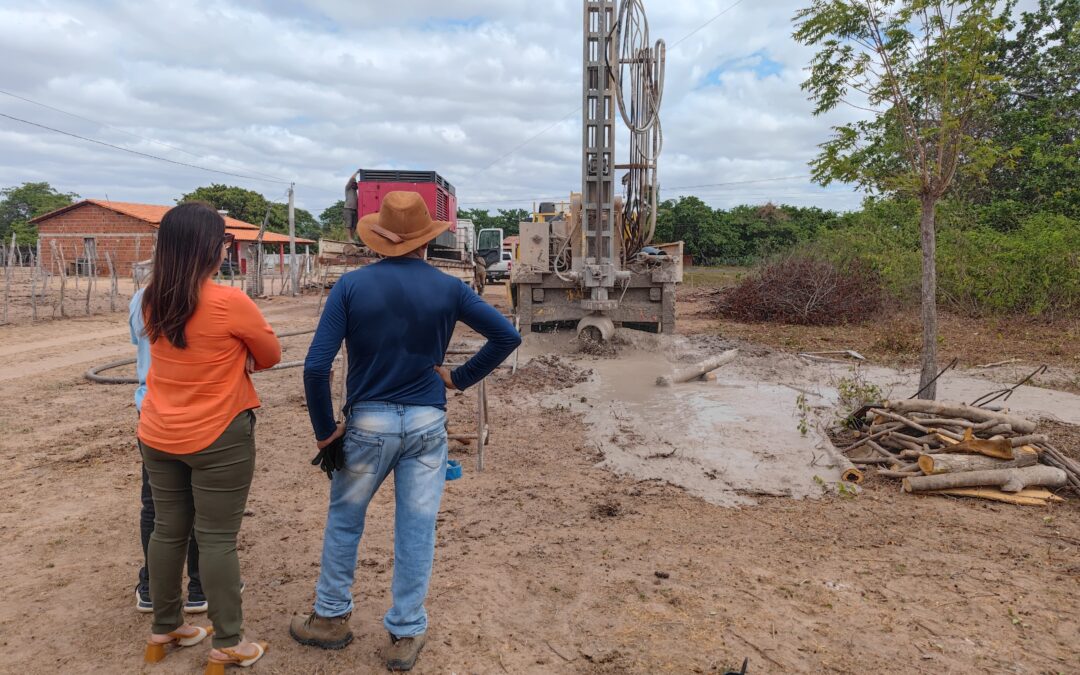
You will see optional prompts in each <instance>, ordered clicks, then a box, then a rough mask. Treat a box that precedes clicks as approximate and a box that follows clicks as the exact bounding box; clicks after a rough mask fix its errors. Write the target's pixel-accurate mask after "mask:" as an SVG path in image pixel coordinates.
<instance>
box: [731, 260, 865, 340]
mask: <svg viewBox="0 0 1080 675" xmlns="http://www.w3.org/2000/svg"><path fill="white" fill-rule="evenodd" d="M883 299H884V292H883V290H882V285H881V280H880V278H879V277H878V275H877V274H876V273H875V272H874V271H873V270H872V269H871V268H870V267H869V266H868V265H865V264H863V263H860V262H854V263H852V264H850V265H848V266H846V267H845V268H844V269H840V268H839V267H838V266H837V265H836V264H834V263H832V262H829V261H827V260H823V259H820V258H816V257H812V256H809V255H806V254H793V255H789V256H786V257H783V258H780V259H777V260H774V261H771V262H768V263H766V264H764V265H762V266H760V267H759V268H757V269H756V270H755V271H754V272H753V273H752V274H751V275H750V276H748V277H747V278H745V279H743V280H742V281H740V282H739V283H738V284H736V285H735V286H732V287H730V288H726V289H723V290H722V291H719V292H718V293H717V299H716V303H715V309H716V312H717V314H719V315H720V316H722V317H724V318H727V319H733V320H735V321H754V322H757V321H775V322H780V323H787V324H795V325H804V326H831V325H840V324H848V323H858V322H861V321H865V320H867V319H869V318H871V317H873V316H875V315H877V314H878V313H879V312H880V310H881V307H882V303H883Z"/></svg>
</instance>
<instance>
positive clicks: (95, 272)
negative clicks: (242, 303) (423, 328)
mask: <svg viewBox="0 0 1080 675" xmlns="http://www.w3.org/2000/svg"><path fill="white" fill-rule="evenodd" d="M5 244H6V245H0V271H2V274H3V289H2V293H3V296H2V298H0V325H4V324H18V323H27V322H37V321H43V320H53V319H63V318H69V317H78V316H92V315H96V314H105V313H112V312H123V311H127V308H128V304H129V303H130V301H131V298H132V296H133V295H134V294H135V293H136V292H138V290H139V289H140V288H142V287H144V286H146V283H147V282H148V281H149V278H150V273H151V265H150V263H149V260H146V261H142V262H138V261H136V262H134V263H132V262H130V261H118V260H116V259H115V258H114V256H113V254H112V252H110V251H104V252H100V251H97V250H95V248H94V246H93V245H92V244H82V243H80V244H73V245H70V246H65V245H63V244H61V243H58V242H57V241H56V240H48V241H46V242H42V241H40V240H39V241H38V242H37V243H36V244H35V245H33V246H25V245H23V246H19V245H17V244H16V241H15V238H14V237H12V240H11V241H10V242H5ZM43 248H44V251H43ZM247 248H248V250H245V252H244V253H245V261H244V264H242V265H241V264H240V263H239V261H235V262H230V263H226V264H224V265H222V267H221V269H220V270H219V271H218V273H217V274H216V275H215V281H216V282H217V283H220V284H223V285H227V286H233V287H239V288H242V289H243V290H244V292H245V293H247V294H248V295H249V296H251V297H265V296H269V295H277V296H282V295H292V294H293V290H292V283H291V282H292V275H291V274H290V273H289V265H288V260H289V257H288V256H285V257H284V260H282V258H281V256H279V255H278V254H277V253H271V252H269V251H267V250H265V249H263V250H261V251H255V250H251V249H255V248H256V247H254V246H250V247H247ZM43 253H45V255H43ZM147 254H148V256H152V250H151V251H147ZM315 258H316V256H315V255H314V254H311V253H309V252H306V251H305V252H304V253H298V254H297V256H296V259H297V268H298V274H297V277H298V282H297V287H298V289H299V292H300V293H304V292H305V291H306V292H316V291H317V290H318V289H319V287H320V285H321V284H320V280H319V279H318V274H317V272H316V267H315ZM125 268H130V274H128V273H127V271H126V269H125ZM121 269H125V271H124V273H123V274H121V273H120V270H121Z"/></svg>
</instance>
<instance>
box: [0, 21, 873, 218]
mask: <svg viewBox="0 0 1080 675" xmlns="http://www.w3.org/2000/svg"><path fill="white" fill-rule="evenodd" d="M645 4H646V8H647V10H648V12H649V20H650V24H651V29H652V37H653V39H656V38H664V39H666V40H667V43H668V45H669V51H668V62H667V85H666V90H665V94H664V105H663V108H662V110H661V118H662V120H663V128H664V133H665V138H666V143H665V148H664V154H663V155H662V157H661V160H660V176H661V189H662V191H663V192H662V193H663V196H665V197H671V196H676V195H679V194H687V193H692V194H698V195H699V196H701V197H702V198H703V199H705V200H707V201H708V202H710V203H711V204H713V205H715V206H731V205H734V204H738V203H762V202H765V201H767V200H771V201H774V202H778V203H780V202H782V203H790V204H800V205H809V204H815V205H819V206H822V207H828V208H836V209H846V208H852V207H854V206H856V205H857V204H858V202H859V199H860V196H859V195H858V194H857V193H855V192H853V191H852V190H851V189H850V188H848V187H845V186H832V187H831V188H829V189H823V188H820V187H817V186H814V185H813V184H812V183H810V182H809V180H808V179H807V178H806V174H807V173H808V169H807V166H806V163H807V161H808V160H809V159H810V158H811V157H813V156H814V154H815V151H816V145H817V144H818V143H820V142H821V141H822V140H823V139H825V138H826V137H827V135H828V133H829V127H830V126H831V125H833V124H836V123H839V122H843V121H846V120H848V119H850V118H851V116H853V115H856V114H858V113H857V111H854V110H841V111H838V112H837V113H836V114H835V115H833V116H831V117H822V118H815V117H813V116H812V115H811V113H810V110H811V106H810V104H809V103H808V102H807V101H806V98H805V95H804V93H803V92H802V91H801V90H800V88H799V84H800V82H801V81H802V80H803V79H804V77H805V73H804V70H803V69H804V67H805V66H806V64H807V63H808V61H809V58H810V52H809V51H808V50H807V49H805V48H803V47H801V46H799V45H796V44H795V43H794V41H792V39H791V37H790V35H791V31H792V25H791V17H792V15H793V14H794V13H795V12H796V10H797V9H798V8H799V7H800V5H801V4H802V3H801V2H799V1H798V0H743V1H742V2H738V3H736V2H735V0H645ZM725 10H727V11H726V12H725ZM722 12H724V13H723V14H722V15H721V16H719V18H716V17H717V15H720V14H721V13H722ZM581 25H582V19H581V2H580V1H579V0H547V1H546V2H537V1H535V0H457V1H455V2H446V1H444V0H440V1H435V0H409V1H399V2H386V1H379V2H375V1H372V0H305V1H302V2H301V1H296V0H248V1H244V2H242V1H239V0H234V1H229V0H129V1H124V0H41V1H35V0H0V90H2V91H3V92H5V94H0V113H2V114H5V115H10V116H12V117H17V118H20V119H22V120H27V121H31V122H34V123H37V124H40V125H44V126H48V127H52V128H55V129H59V130H62V131H65V132H69V133H72V134H77V135H80V136H85V137H88V138H93V139H96V140H99V141H103V142H106V143H110V144H114V145H119V146H122V147H124V148H129V149H132V150H136V151H139V152H143V153H147V154H152V155H157V156H160V157H163V158H167V159H171V160H174V161H176V162H183V163H188V164H196V165H199V166H203V167H209V168H213V169H216V170H219V171H225V172H230V173H237V174H243V175H245V176H249V177H252V178H255V179H254V180H253V179H252V178H235V177H230V176H225V175H215V174H212V173H207V172H204V171H200V170H198V169H193V168H187V167H183V166H179V165H174V164H168V163H165V162H160V161H154V160H150V159H144V158H141V157H137V156H133V155H130V154H127V153H124V152H120V151H118V150H114V149H110V148H106V147H103V146H101V145H95V144H93V143H90V142H87V141H84V140H79V139H76V138H72V137H69V136H64V135H61V134H59V133H55V132H53V131H48V130H46V129H43V128H40V127H35V126H30V125H27V124H25V123H23V122H18V121H14V120H12V119H9V118H7V117H0V186H10V185H17V184H19V183H22V182H25V181H43V180H44V181H49V182H50V183H52V184H53V185H54V186H55V187H57V188H58V189H61V190H64V191H71V192H76V193H78V194H80V195H82V196H84V197H94V198H104V197H106V196H108V197H109V198H111V199H113V200H116V201H141V202H153V203H171V202H172V201H173V200H174V199H176V198H177V197H178V196H179V195H180V194H182V193H184V192H186V191H189V190H191V189H192V188H194V187H197V186H199V185H205V184H209V183H210V182H225V183H231V184H236V185H241V186H243V187H247V188H250V189H255V190H258V191H260V192H262V193H263V194H265V195H266V196H267V197H269V198H271V199H279V198H281V197H282V196H283V195H284V193H285V189H286V185H285V184H282V183H275V182H271V181H272V180H279V181H284V182H287V181H295V182H296V183H297V203H298V205H300V206H302V207H304V208H307V209H309V210H311V211H313V212H315V213H316V214H318V213H319V211H321V210H322V208H324V207H325V206H327V205H329V204H331V203H332V202H333V201H335V200H336V199H339V198H340V195H341V193H342V188H343V186H344V183H345V181H346V180H347V178H348V176H349V174H350V172H351V171H353V170H355V169H357V168H360V167H362V168H403V169H435V170H437V171H439V172H440V173H441V174H443V175H444V176H445V177H446V178H447V179H448V180H450V181H451V182H452V183H454V184H455V186H456V187H457V192H458V199H459V201H460V202H461V203H462V204H463V205H464V206H466V207H490V208H514V207H524V208H529V207H531V203H532V201H533V200H534V199H540V198H556V197H558V198H565V197H566V196H567V195H568V194H569V193H570V192H571V191H572V190H576V189H578V186H579V185H580V161H581V160H580V143H581V131H580V128H581V119H580V117H581V114H580V112H578V110H579V107H580V96H581V66H580V59H581V49H582V47H581ZM11 94H14V95H16V96H18V97H23V98H26V99H31V100H33V101H35V102H37V103H40V104H46V105H47V106H52V107H53V108H57V109H60V110H54V109H50V108H47V107H42V106H41V105H36V104H34V103H31V102H28V101H25V100H22V99H20V98H16V97H13V96H11ZM61 110H62V111H64V112H61ZM65 113H73V114H74V115H77V117H76V116H72V115H71V114H65ZM560 120H561V121H560ZM545 130H546V131H545ZM541 132H544V133H542V134H541ZM616 133H617V135H618V134H620V133H621V138H622V139H624V140H625V138H626V133H625V132H624V131H622V130H621V129H620V130H619V131H617V132H616ZM538 134H539V135H538ZM529 139H532V140H531V141H530V142H528V143H526V144H524V145H522V144H523V143H525V141H527V140H529ZM619 161H625V160H624V159H620V160H619ZM777 178H780V179H783V180H772V181H768V182H755V183H746V184H741V185H727V186H713V185H714V184H717V183H729V182H737V181H757V180H761V179H777ZM701 185H709V186H712V187H700V188H698V187H694V188H690V189H687V188H686V187H685V186H701Z"/></svg>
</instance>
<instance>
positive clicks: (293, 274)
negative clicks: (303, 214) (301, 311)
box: [289, 183, 300, 295]
mask: <svg viewBox="0 0 1080 675" xmlns="http://www.w3.org/2000/svg"><path fill="white" fill-rule="evenodd" d="M295 189H296V183H290V184H289V281H290V282H291V283H292V294H293V295H296V293H297V291H298V289H297V288H296V286H297V284H299V283H300V282H299V280H298V275H297V271H298V270H297V269H296V212H295V209H294V208H293V192H294V191H295Z"/></svg>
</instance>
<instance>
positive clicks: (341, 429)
mask: <svg viewBox="0 0 1080 675" xmlns="http://www.w3.org/2000/svg"><path fill="white" fill-rule="evenodd" d="M344 435H345V423H344V422H338V425H337V429H334V433H332V434H330V435H329V436H327V437H326V438H324V439H323V440H321V441H318V442H316V443H315V446H316V447H318V448H319V449H320V450H322V449H323V448H325V447H326V446H328V445H330V444H331V443H333V442H334V441H336V440H337V439H339V438H341V437H342V436H344Z"/></svg>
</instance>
